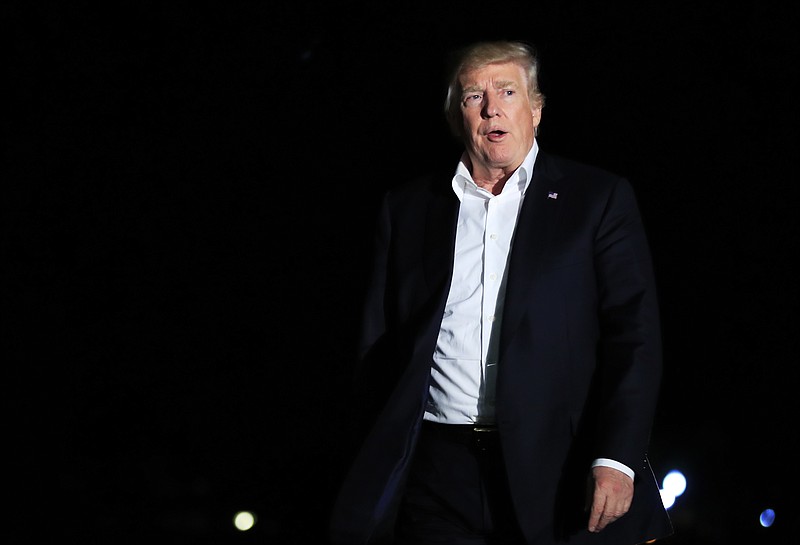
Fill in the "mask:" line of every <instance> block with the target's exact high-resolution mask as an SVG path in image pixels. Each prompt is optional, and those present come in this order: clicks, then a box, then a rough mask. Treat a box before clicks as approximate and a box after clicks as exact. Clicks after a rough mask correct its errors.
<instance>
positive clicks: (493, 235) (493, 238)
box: [489, 233, 497, 240]
mask: <svg viewBox="0 0 800 545" xmlns="http://www.w3.org/2000/svg"><path fill="white" fill-rule="evenodd" d="M489 238H490V239H492V240H497V235H496V234H494V233H492V234H491V235H489Z"/></svg>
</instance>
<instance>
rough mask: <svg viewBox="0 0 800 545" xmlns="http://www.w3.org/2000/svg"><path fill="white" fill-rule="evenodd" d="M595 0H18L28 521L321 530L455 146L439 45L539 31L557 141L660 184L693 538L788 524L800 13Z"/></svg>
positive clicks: (670, 423)
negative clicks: (413, 184)
mask: <svg viewBox="0 0 800 545" xmlns="http://www.w3.org/2000/svg"><path fill="white" fill-rule="evenodd" d="M598 4H599V3H592V2H570V1H564V2H548V3H540V4H537V3H533V2H530V3H519V4H518V5H513V6H512V5H511V4H506V3H496V5H495V4H492V3H489V2H472V1H466V0H465V1H463V2H437V3H434V2H426V3H420V4H419V5H415V4H409V3H402V2H395V3H392V4H391V5H389V4H386V5H383V4H381V3H378V2H369V3H368V2H328V3H320V4H316V3H313V2H309V1H307V0H304V1H294V2H290V3H288V5H287V4H283V3H281V4H279V5H276V4H274V3H267V2H227V3H222V2H219V3H214V2H189V1H182V2H163V3H160V2H135V3H134V2H107V3H97V4H95V3H91V2H70V3H67V2H63V3H62V2H52V3H30V4H22V3H20V6H23V5H24V6H25V7H24V9H23V8H22V7H13V4H11V5H9V4H6V5H5V8H4V13H5V15H6V16H5V17H4V20H6V21H8V22H9V23H11V24H10V25H9V27H10V28H9V32H8V35H9V36H10V38H11V42H12V44H11V45H12V48H11V50H10V51H11V63H10V65H9V66H10V77H9V78H8V79H7V80H6V81H7V85H8V86H9V87H10V88H11V90H12V91H13V93H12V100H11V101H8V102H6V105H7V106H8V108H7V109H8V115H7V117H6V119H7V120H8V123H7V132H6V134H7V140H6V149H5V152H6V159H7V160H6V165H7V168H6V172H7V174H6V175H4V182H3V188H4V190H3V196H2V199H0V205H1V206H2V239H1V240H2V255H3V258H2V263H3V266H2V270H3V278H4V279H3V281H2V301H1V302H0V305H2V312H1V315H2V331H1V333H2V348H3V354H4V356H3V360H4V361H5V364H4V368H5V369H6V370H7V373H8V375H7V376H8V380H5V381H3V383H4V386H5V388H4V389H5V390H6V395H4V396H3V398H4V401H5V403H4V406H5V411H4V412H5V416H6V419H7V421H8V422H9V427H8V429H9V431H8V434H7V437H8V439H7V441H6V442H5V444H6V448H7V453H9V454H10V455H11V459H12V460H13V462H12V463H10V464H8V465H6V473H7V474H8V478H9V481H10V483H11V485H12V486H8V485H7V486H6V487H4V488H5V490H6V492H7V497H8V498H10V503H11V507H10V508H9V509H8V510H7V511H8V513H7V514H9V515H10V516H11V519H10V520H11V524H10V525H9V528H8V531H10V532H11V537H12V538H13V539H10V541H8V542H9V543H27V542H35V543H48V542H52V541H55V540H56V539H57V540H58V541H59V542H62V543H63V542H81V543H115V544H116V543H157V542H170V543H186V544H205V543H215V544H220V543H231V544H235V543H303V542H312V543H324V542H325V539H324V533H323V530H324V526H325V518H326V516H327V512H328V509H329V506H330V502H331V500H332V497H333V493H334V491H335V489H336V486H337V484H338V481H339V479H340V478H341V474H342V472H343V471H344V468H345V467H346V465H347V462H348V460H349V458H348V457H349V455H350V453H351V448H352V445H351V444H350V443H349V440H348V433H347V432H348V430H349V428H350V421H351V416H352V414H353V411H354V410H355V411H357V409H358V400H357V399H352V398H351V397H349V396H347V395H346V394H345V391H346V390H345V389H346V388H347V386H348V385H349V382H348V379H349V376H348V372H349V366H350V365H351V363H352V342H353V338H354V335H355V329H356V327H357V315H358V303H359V297H360V295H361V290H362V285H363V280H364V277H365V274H366V270H365V263H366V253H367V252H368V250H369V242H370V237H371V233H372V220H373V216H374V214H375V211H376V210H375V206H376V202H377V199H378V198H379V195H380V193H381V192H382V190H383V189H384V188H386V187H388V186H389V185H392V184H394V183H397V182H399V181H401V180H403V179H406V178H408V177H409V176H411V175H414V174H416V173H418V172H420V171H422V170H425V169H426V168H428V167H429V166H432V165H434V164H437V163H438V162H440V161H449V162H453V161H455V160H456V159H457V156H458V155H457V150H458V148H457V147H455V145H454V144H453V142H451V141H450V139H449V135H448V134H447V131H446V129H445V125H444V121H443V119H442V115H441V112H440V104H441V102H442V98H443V87H442V81H441V75H442V61H443V58H444V54H445V52H446V51H447V50H449V49H450V48H452V47H454V46H458V45H463V44H465V43H467V42H470V41H473V40H474V39H485V38H511V39H523V40H527V41H530V42H532V43H534V44H535V45H536V46H537V48H538V50H539V52H540V54H541V62H542V69H541V85H542V89H543V91H544V93H545V94H546V96H547V105H546V108H545V110H544V114H543V122H542V126H541V132H540V137H539V142H540V146H541V147H542V148H543V149H546V150H548V151H552V152H555V153H559V154H562V155H566V156H569V157H572V158H574V159H577V160H581V161H584V162H588V163H593V164H596V165H599V166H602V167H605V168H607V169H609V170H612V171H614V172H617V173H619V174H622V175H624V176H626V177H627V178H629V179H630V181H631V182H632V183H633V185H634V187H635V189H636V191H637V194H638V196H639V199H640V204H641V208H642V211H643V214H644V217H645V222H646V224H647V227H648V232H649V235H650V238H651V243H652V247H653V254H654V259H655V264H656V270H657V275H658V280H659V286H660V290H661V299H662V306H663V321H664V340H665V364H666V369H665V380H664V388H663V393H662V397H661V402H660V409H659V412H658V416H657V421H656V425H655V429H654V437H653V445H652V449H651V460H652V462H653V464H654V466H655V468H656V471H657V477H658V478H659V479H660V478H662V477H663V476H664V475H665V473H666V472H667V471H668V470H670V469H673V468H677V469H680V470H681V471H683V472H684V474H686V476H687V479H688V489H687V491H686V493H685V494H684V495H683V496H681V497H679V498H678V500H677V502H676V505H675V506H674V507H673V508H672V509H671V511H670V512H671V514H672V516H673V519H674V522H675V526H676V530H677V533H676V535H675V536H674V537H672V538H670V540H671V541H672V543H674V544H676V545H678V544H684V543H700V542H703V543H729V542H731V541H733V540H735V539H744V540H746V541H748V542H750V543H785V542H786V540H787V536H789V535H790V530H792V529H793V528H792V526H793V524H792V523H793V522H796V520H797V511H796V508H797V502H796V500H795V496H796V484H795V480H794V477H793V475H794V474H795V473H796V466H797V464H798V452H797V425H796V422H795V417H794V415H793V411H794V408H795V407H796V405H797V404H796V402H795V401H794V396H795V395H796V388H795V384H794V382H795V376H796V368H797V365H798V357H797V355H798V341H797V334H798V328H797V325H798V322H797V302H798V297H797V283H796V275H795V267H794V265H793V260H794V257H795V254H796V252H795V240H796V238H797V235H798V221H797V196H798V191H797V188H796V185H797V180H796V172H797V169H796V168H795V161H796V156H797V151H796V136H795V131H796V126H797V121H798V115H797V114H798V108H797V100H798V99H797V93H796V84H797V41H798V34H797V32H796V28H797V24H796V23H797V20H796V18H793V17H792V16H791V15H790V12H789V11H788V10H779V9H776V8H773V7H770V6H769V5H768V4H767V3H754V2H744V3H739V4H736V5H735V6H731V5H730V3H727V2H721V1H720V2H683V3H681V2H678V3H675V2H673V3H659V4H657V5H654V6H648V5H646V4H645V3H639V4H637V7H633V8H631V7H626V8H624V9H623V8H617V9H613V10H612V9H609V8H607V7H600V6H599V5H598ZM111 5H113V7H110V6H111ZM16 485H19V486H16ZM767 507H771V508H773V509H775V511H776V513H777V517H776V522H775V524H774V526H773V527H771V528H768V529H765V528H761V527H760V526H759V525H758V515H759V513H760V512H761V510H762V509H764V508H767ZM240 509H251V510H254V511H255V512H256V513H257V515H258V524H257V525H256V526H255V528H254V529H253V530H252V531H251V532H248V533H237V532H236V531H234V530H233V527H232V525H231V517H232V516H233V513H234V512H236V511H238V510H240ZM4 540H5V538H4Z"/></svg>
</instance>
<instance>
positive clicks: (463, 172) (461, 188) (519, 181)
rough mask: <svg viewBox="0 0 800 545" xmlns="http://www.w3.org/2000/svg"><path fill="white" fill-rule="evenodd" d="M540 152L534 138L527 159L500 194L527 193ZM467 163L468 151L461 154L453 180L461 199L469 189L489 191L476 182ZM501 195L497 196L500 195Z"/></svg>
mask: <svg viewBox="0 0 800 545" xmlns="http://www.w3.org/2000/svg"><path fill="white" fill-rule="evenodd" d="M538 153H539V144H538V143H537V142H536V139H535V138H534V139H533V146H531V149H530V151H528V154H527V155H526V156H525V159H523V160H522V164H521V165H520V166H519V167H518V168H517V170H515V171H514V173H513V174H512V175H511V177H510V178H509V179H508V181H507V182H506V185H504V186H503V190H502V191H501V192H500V195H503V194H509V193H520V194H522V195H525V191H526V190H527V189H528V186H529V185H530V183H531V178H533V165H534V164H535V163H536V155H537V154H538ZM467 164H468V159H467V152H466V151H465V152H464V153H463V154H462V155H461V159H460V160H459V161H458V165H457V166H456V172H455V174H454V176H453V182H452V183H453V191H454V192H455V194H456V196H457V197H458V200H459V201H463V200H464V194H465V193H466V192H467V191H469V192H470V193H473V194H480V193H487V192H486V191H485V190H482V189H480V188H479V187H478V184H476V183H475V180H473V179H472V174H471V173H470V171H469V168H467ZM487 195H488V193H487ZM500 195H496V196H498V197H499V196H500ZM493 196H495V195H490V196H489V197H490V198H491V197H493Z"/></svg>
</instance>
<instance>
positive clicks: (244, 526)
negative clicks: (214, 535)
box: [233, 511, 256, 532]
mask: <svg viewBox="0 0 800 545" xmlns="http://www.w3.org/2000/svg"><path fill="white" fill-rule="evenodd" d="M255 524H256V517H255V515H254V514H253V513H251V512H250V511H239V512H238V513H236V514H235V515H234V516H233V525H234V526H236V529H237V530H240V531H242V532H246V531H247V530H250V529H251V528H252V527H253V526H255Z"/></svg>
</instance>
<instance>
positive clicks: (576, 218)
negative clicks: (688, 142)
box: [331, 151, 671, 545]
mask: <svg viewBox="0 0 800 545" xmlns="http://www.w3.org/2000/svg"><path fill="white" fill-rule="evenodd" d="M452 172H453V170H452V168H451V169H450V170H449V171H447V173H445V174H443V175H433V176H430V177H428V178H425V179H422V180H418V181H416V182H414V183H411V184H407V185H404V186H402V187H399V188H397V189H394V190H392V191H390V192H388V193H387V195H386V196H385V199H384V202H383V206H382V210H381V213H380V216H379V218H380V219H379V223H378V228H377V230H376V232H377V235H376V251H375V260H374V268H373V274H372V280H371V284H370V285H369V287H368V290H367V302H366V310H365V316H364V329H363V337H362V340H363V344H362V351H361V356H362V358H361V360H360V365H361V368H360V377H361V383H360V384H361V389H360V392H359V394H358V395H359V401H358V403H359V406H360V407H361V408H364V407H365V405H367V404H368V403H369V402H370V401H371V402H373V403H374V406H375V409H376V410H377V413H376V414H377V416H376V418H375V419H374V422H373V425H372V427H371V430H370V432H369V434H368V435H367V436H366V440H365V441H364V443H363V447H362V448H361V450H360V453H359V454H358V456H357V457H356V459H355V461H354V464H353V465H352V468H351V470H350V473H349V475H348V476H347V478H346V479H345V481H344V483H343V485H342V487H341V490H340V494H339V497H338V500H337V502H336V505H335V506H334V509H333V512H332V518H331V537H332V541H333V542H334V543H373V542H380V538H381V535H382V533H383V532H385V531H386V529H388V528H390V527H391V522H392V517H393V515H394V507H395V505H396V500H397V499H398V497H399V493H400V491H401V490H402V484H403V480H404V477H405V474H406V469H407V468H408V462H409V459H410V458H411V456H412V454H413V452H414V446H415V443H416V439H417V436H418V431H419V428H420V423H421V420H422V415H423V408H424V406H425V402H426V399H427V391H428V380H429V376H430V369H431V358H432V354H433V351H434V347H435V344H436V340H437V335H438V328H439V324H440V320H441V317H442V313H443V309H444V305H445V302H446V299H447V295H448V289H449V283H450V277H451V274H452V266H453V251H454V247H455V231H456V219H457V215H458V206H459V201H458V199H457V198H456V196H455V194H454V193H453V191H452V188H451V184H450V181H451V179H452ZM506 282H507V289H506V299H505V308H504V311H503V312H504V314H503V321H502V331H501V334H500V352H499V363H498V376H497V395H496V398H497V401H496V414H497V424H498V426H499V430H500V436H501V441H502V445H503V452H504V456H505V459H506V464H507V468H508V474H509V483H510V486H511V493H512V497H513V501H514V505H515V508H516V513H517V517H518V519H519V522H520V525H521V527H522V530H523V532H524V533H525V535H526V537H527V538H528V539H529V541H530V543H532V544H533V543H536V544H548V543H557V542H562V541H566V540H567V539H569V541H570V542H571V543H584V542H586V543H606V542H608V543H615V544H617V545H624V544H634V543H641V542H643V541H646V540H648V539H654V538H658V537H663V536H665V535H668V534H670V533H671V526H670V522H669V518H668V516H667V514H666V512H665V510H664V508H663V506H662V503H661V499H660V495H659V491H658V485H657V483H656V481H655V479H654V476H653V473H652V471H651V469H650V466H649V463H648V460H647V446H648V441H649V435H650V430H651V425H652V422H653V418H654V412H655V408H656V402H657V396H658V390H659V384H660V378H661V345H660V343H661V340H660V325H659V317H658V305H657V298H656V288H655V283H654V278H653V272H652V266H651V258H650V253H649V249H648V244H647V240H646V237H645V232H644V229H643V226H642V222H641V219H640V215H639V211H638V207H637V204H636V200H635V197H634V194H633V191H632V188H631V187H630V185H629V184H628V182H627V181H625V180H624V179H622V178H619V177H617V176H614V175H612V174H609V173H607V172H604V171H602V170H600V169H597V168H593V167H588V166H585V165H581V164H578V163H575V162H572V161H568V160H565V159H562V158H557V157H555V156H553V155H549V154H547V153H545V152H543V151H540V152H539V155H538V157H537V160H536V164H535V167H534V174H533V178H532V180H531V184H530V185H529V187H528V189H527V192H526V194H525V198H524V203H523V206H522V209H521V212H520V216H519V220H518V223H517V227H516V231H515V235H514V239H513V244H512V249H511V254H510V258H509V264H508V268H507V272H506ZM595 458H611V459H614V460H617V461H619V462H622V463H624V464H626V465H627V466H628V467H631V468H633V469H634V470H635V471H636V478H635V493H634V500H633V505H632V507H631V509H630V511H629V512H628V513H627V514H626V515H625V516H624V517H622V518H621V519H620V520H619V521H617V522H615V523H613V524H611V525H610V526H609V527H608V528H607V529H606V530H605V531H603V532H601V533H600V534H589V533H588V532H587V531H586V530H585V527H586V525H587V520H588V515H587V513H586V512H585V511H584V507H585V498H586V478H587V475H588V472H589V467H590V465H591V461H592V460H593V459H595Z"/></svg>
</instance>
